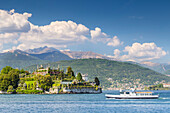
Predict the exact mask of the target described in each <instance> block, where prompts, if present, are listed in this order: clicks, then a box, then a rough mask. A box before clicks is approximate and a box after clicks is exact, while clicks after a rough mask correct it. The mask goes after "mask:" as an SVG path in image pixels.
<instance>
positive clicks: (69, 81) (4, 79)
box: [0, 65, 102, 94]
mask: <svg viewBox="0 0 170 113" xmlns="http://www.w3.org/2000/svg"><path fill="white" fill-rule="evenodd" d="M99 85H100V81H99V79H98V78H97V77H95V79H94V81H89V80H88V76H87V75H86V74H81V73H78V74H76V75H75V74H74V71H73V70H72V68H71V67H68V68H67V71H66V73H64V70H60V68H57V69H50V68H49V67H47V68H44V67H43V66H42V65H41V66H40V67H38V69H37V70H36V71H34V72H33V73H29V72H28V71H25V70H23V69H22V70H18V69H13V68H12V67H10V66H6V67H4V68H3V69H2V70H1V75H0V93H1V94H71V93H72V94H77V93H78V94H81V93H95V94H96V93H102V88H101V87H100V86H99Z"/></svg>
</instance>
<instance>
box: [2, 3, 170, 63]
mask: <svg viewBox="0 0 170 113" xmlns="http://www.w3.org/2000/svg"><path fill="white" fill-rule="evenodd" d="M169 6H170V1H169V0H121V1H120V0H101V1H100V0H84V1H83V0H62V1H61V0H27V1H26V0H0V52H5V51H8V50H13V49H21V50H26V49H33V48H38V47H43V46H48V47H54V48H56V49H59V50H71V51H93V52H96V53H100V54H103V55H107V56H110V57H113V58H117V59H120V60H124V61H136V62H141V61H153V62H161V63H170V54H169V51H170V12H169V11H170V7H169Z"/></svg>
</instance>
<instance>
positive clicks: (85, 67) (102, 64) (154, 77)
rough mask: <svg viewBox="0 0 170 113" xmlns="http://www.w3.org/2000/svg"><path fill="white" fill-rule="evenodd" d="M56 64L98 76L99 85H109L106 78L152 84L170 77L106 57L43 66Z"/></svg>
mask: <svg viewBox="0 0 170 113" xmlns="http://www.w3.org/2000/svg"><path fill="white" fill-rule="evenodd" d="M58 65H59V66H60V68H63V69H65V68H66V67H67V66H71V67H72V69H73V70H74V71H75V73H76V72H81V73H83V74H86V73H87V74H88V75H89V79H90V80H93V79H94V77H96V76H97V77H98V78H99V79H100V81H101V85H103V86H106V87H110V85H111V83H110V81H109V80H108V79H109V78H111V79H112V80H114V81H116V80H118V81H120V82H121V81H122V80H126V82H127V83H128V82H131V83H133V82H134V80H136V79H140V81H139V82H140V83H143V84H147V85H149V84H154V83H155V82H156V81H162V80H165V81H167V82H168V81H170V77H167V76H165V75H163V74H160V73H158V72H155V71H152V70H150V69H148V68H144V67H141V66H138V65H136V64H132V63H127V62H119V61H110V60H106V59H77V60H69V61H59V62H54V63H49V64H44V65H43V66H44V67H47V66H50V67H51V68H57V67H58ZM36 67H37V66H36V65H34V66H29V67H27V68H25V69H26V70H35V69H36Z"/></svg>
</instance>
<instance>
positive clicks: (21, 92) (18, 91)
mask: <svg viewBox="0 0 170 113" xmlns="http://www.w3.org/2000/svg"><path fill="white" fill-rule="evenodd" d="M16 92H17V93H18V94H41V93H43V91H39V90H16Z"/></svg>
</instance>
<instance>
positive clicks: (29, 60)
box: [0, 47, 72, 69]
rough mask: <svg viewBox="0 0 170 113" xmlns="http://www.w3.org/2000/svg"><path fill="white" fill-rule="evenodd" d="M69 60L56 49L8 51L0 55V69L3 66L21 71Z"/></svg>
mask: <svg viewBox="0 0 170 113" xmlns="http://www.w3.org/2000/svg"><path fill="white" fill-rule="evenodd" d="M28 52H29V53H28ZM31 53H32V54H31ZM33 53H34V54H33ZM71 59H72V58H70V57H69V56H67V55H65V54H63V53H61V52H60V51H58V50H57V49H54V48H48V47H42V48H35V49H32V50H31V49H30V50H26V51H22V50H10V51H8V52H4V53H0V69H2V68H3V67H5V66H12V67H13V68H19V69H21V68H23V67H26V66H30V65H35V64H36V65H37V64H44V63H49V62H56V61H61V60H71Z"/></svg>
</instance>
